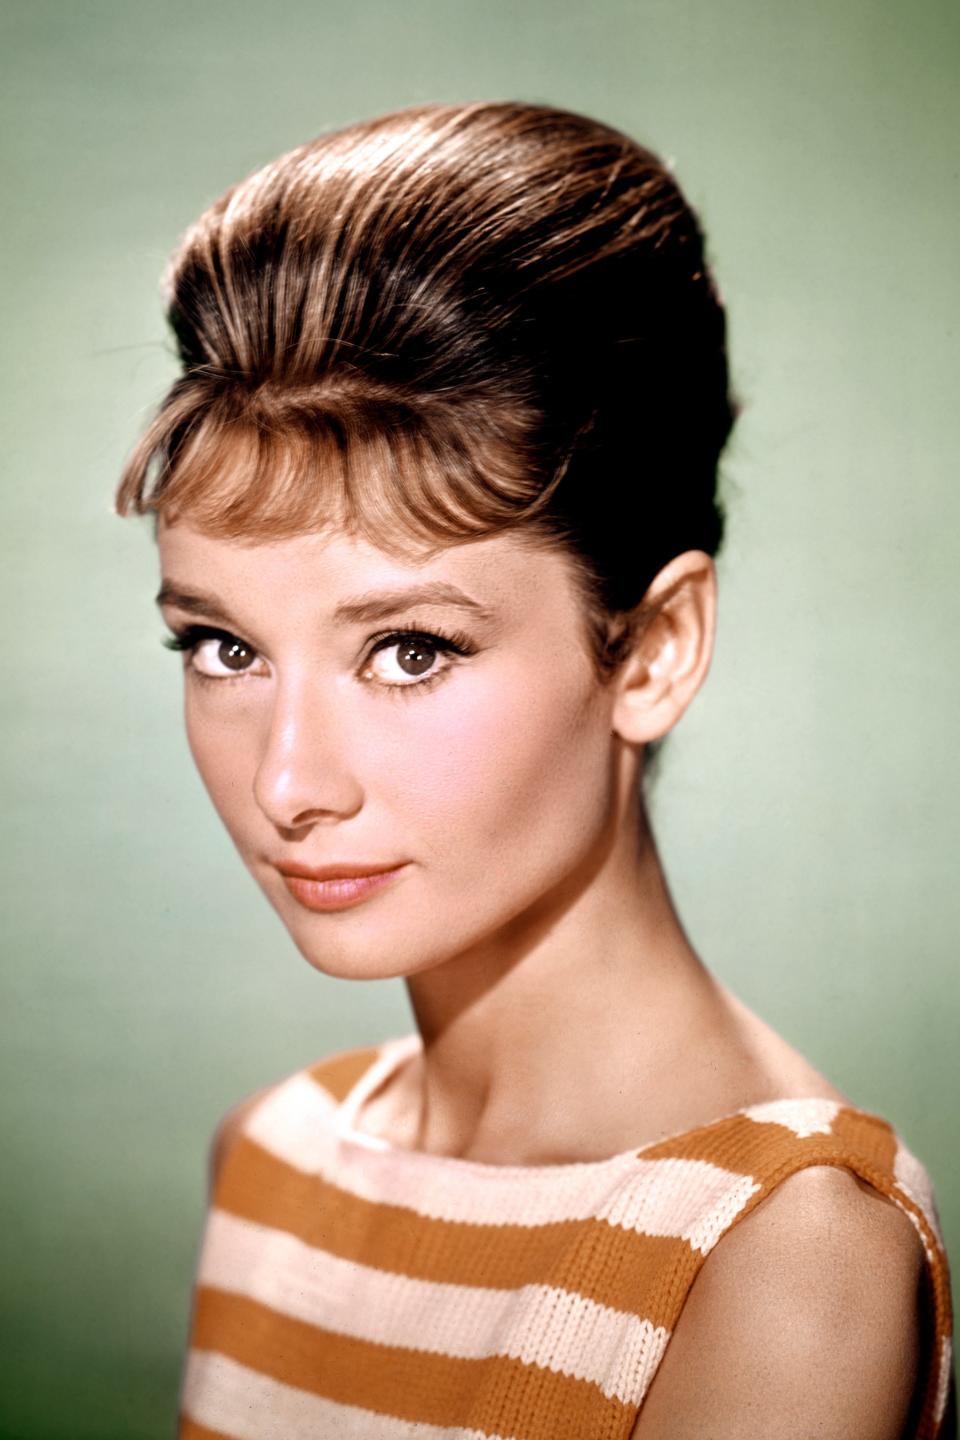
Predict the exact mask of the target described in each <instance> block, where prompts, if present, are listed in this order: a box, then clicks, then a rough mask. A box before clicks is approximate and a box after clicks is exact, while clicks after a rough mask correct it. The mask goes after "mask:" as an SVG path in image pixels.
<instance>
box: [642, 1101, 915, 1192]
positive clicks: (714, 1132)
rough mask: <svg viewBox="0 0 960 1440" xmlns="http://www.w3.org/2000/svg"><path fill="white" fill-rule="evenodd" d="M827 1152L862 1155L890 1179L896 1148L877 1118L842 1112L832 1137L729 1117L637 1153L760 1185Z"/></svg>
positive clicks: (891, 1134) (890, 1133)
mask: <svg viewBox="0 0 960 1440" xmlns="http://www.w3.org/2000/svg"><path fill="white" fill-rule="evenodd" d="M825 1146H826V1147H828V1149H832V1152H833V1153H835V1154H838V1155H839V1154H841V1153H846V1152H849V1151H855V1152H858V1153H860V1154H862V1155H863V1157H864V1159H867V1160H869V1161H870V1163H871V1164H873V1165H874V1166H876V1167H877V1168H878V1169H880V1170H882V1171H884V1172H885V1173H886V1174H887V1175H890V1176H891V1177H892V1174H893V1162H894V1157H895V1155H896V1149H897V1142H896V1137H895V1135H894V1132H893V1130H892V1128H891V1126H890V1125H889V1124H888V1123H887V1121H886V1120H883V1119H881V1118H880V1117H879V1116H876V1115H868V1114H866V1113H863V1112H858V1111H855V1110H849V1109H841V1110H840V1111H839V1112H838V1114H837V1116H836V1118H835V1119H834V1122H833V1128H832V1132H831V1133H830V1134H829V1135H825V1134H823V1133H822V1132H817V1133H815V1134H813V1135H804V1136H802V1137H801V1136H799V1135H797V1134H796V1133H795V1131H793V1130H791V1129H790V1128H789V1127H788V1126H786V1125H782V1124H779V1123H778V1122H777V1121H773V1120H751V1119H749V1118H748V1116H746V1115H730V1116H727V1117H726V1118H725V1119H723V1120H715V1121H713V1123H712V1124H710V1125H704V1126H701V1128H700V1129H699V1130H691V1131H689V1133H687V1134H686V1135H678V1136H675V1137H673V1138H671V1139H668V1140H662V1141H660V1142H659V1143H657V1144H654V1145H646V1146H644V1147H643V1149H642V1150H640V1151H639V1152H638V1153H639V1154H640V1156H641V1157H642V1158H643V1159H644V1160H669V1159H681V1160H705V1161H707V1162H708V1163H709V1164H711V1165H719V1166H720V1167H721V1168H722V1169H724V1170H733V1171H736V1172H737V1173H738V1174H740V1175H753V1176H755V1177H756V1178H757V1179H758V1180H759V1179H761V1178H762V1177H763V1176H765V1175H769V1174H770V1173H771V1172H772V1171H774V1170H776V1169H777V1168H778V1167H779V1166H780V1165H781V1164H783V1163H784V1162H785V1161H787V1160H788V1159H793V1158H797V1159H799V1160H800V1162H801V1164H806V1165H809V1164H812V1163H821V1162H814V1161H813V1160H812V1158H805V1157H808V1156H809V1157H812V1156H814V1155H820V1154H821V1153H822V1152H823V1150H824V1147H825Z"/></svg>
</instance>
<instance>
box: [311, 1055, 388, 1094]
mask: <svg viewBox="0 0 960 1440" xmlns="http://www.w3.org/2000/svg"><path fill="white" fill-rule="evenodd" d="M378 1055H379V1051H378V1049H377V1047H376V1046H375V1045H365V1046H364V1047H363V1049H362V1050H344V1051H342V1052H341V1053H340V1054H339V1055H330V1056H328V1057H327V1059H325V1060H320V1061H318V1063H317V1064H316V1065H311V1066H309V1067H308V1068H307V1074H308V1075H309V1076H310V1077H311V1078H312V1079H313V1080H315V1081H316V1083H317V1084H318V1085H322V1086H323V1088H324V1090H326V1091H327V1092H328V1093H329V1094H330V1095H332V1096H333V1098H334V1100H338V1101H341V1102H342V1101H344V1100H345V1099H346V1098H347V1096H348V1095H349V1093H350V1091H351V1090H352V1089H353V1087H354V1085H356V1083H357V1081H358V1080H359V1079H360V1077H361V1075H363V1073H364V1072H365V1071H366V1070H369V1068H370V1066H371V1065H372V1064H373V1062H374V1061H375V1060H376V1059H377V1057H378Z"/></svg>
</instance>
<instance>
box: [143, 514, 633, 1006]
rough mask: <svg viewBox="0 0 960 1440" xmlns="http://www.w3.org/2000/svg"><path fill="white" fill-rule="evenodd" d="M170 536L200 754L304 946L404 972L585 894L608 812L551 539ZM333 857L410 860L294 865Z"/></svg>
mask: <svg viewBox="0 0 960 1440" xmlns="http://www.w3.org/2000/svg"><path fill="white" fill-rule="evenodd" d="M159 544H160V555H161V563H162V572H163V589H162V592H161V603H162V607H163V613H164V617H165V619H166V620H167V622H168V624H169V625H170V627H171V629H172V630H173V631H174V632H175V633H176V634H177V635H178V636H180V637H181V639H182V642H183V644H184V645H185V647H186V648H185V651H184V664H185V687H186V701H185V704H186V723H187V732H188V736H189V741H190V747H191V750H192V753H193V756H194V759H195V760H196V763H197V766H198V768H199V770H200V774H201V776H202V777H203V780H204V783H205V785H206V787H207V790H208V791H209V793H210V797H211V799H212V800H213V803H214V805H215V806H216V808H217V811H218V813H219V814H220V816H221V818H222V820H223V822H224V824H225V825H226V827H227V830H228V831H229V833H230V835H231V837H232V839H233V840H234V843H235V844H236V846H237V849H238V850H239V851H240V854H241V856H242V857H243V859H244V861H245V862H246V864H247V866H248V867H249V869H250V871H251V872H252V874H253V875H254V876H255V878H256V879H257V881H258V882H259V884H260V885H261V886H262V888H263V890H264V892H265V893H266V895H267V897H268V899H269V900H270V902H271V904H272V905H274V906H275V908H276V909H277V911H278V912H279V914H280V916H281V918H282V920H283V922H284V924H285V925H286V927H287V929H288V930H289V931H290V934H291V935H292V937H293V939H294V941H295V942H296V944H297V946H298V948H299V949H300V950H301V952H302V953H303V954H304V955H305V957H306V958H307V959H308V960H309V961H310V962H311V964H313V965H315V966H316V967H317V968H318V969H320V970H323V971H325V972H327V973H328V974H332V975H338V976H350V977H362V978H382V977H386V976H396V975H409V974H413V973H415V972H418V971H422V970H426V969H428V968H430V967H432V966H434V965H437V964H439V963H441V962H442V961H444V960H447V959H449V958H451V957H452V956H454V955H461V954H463V953H464V952H466V951H469V950H470V949H471V948H473V947H476V946H478V945H481V944H484V945H485V944H489V943H491V942H492V943H493V944H494V946H496V944H497V941H498V938H505V937H506V936H507V934H508V933H510V934H516V933H517V931H516V928H515V924H516V922H517V921H518V920H519V919H520V918H521V917H524V916H525V915H527V912H533V913H536V912H535V910H534V907H538V906H541V907H543V906H546V907H547V909H548V910H549V909H550V907H552V906H553V905H554V904H556V903H560V904H562V903H563V897H564V895H565V893H567V892H569V893H570V894H571V895H572V894H573V893H574V890H575V888H576V886H577V884H578V883H582V881H578V879H577V876H578V875H579V876H580V877H582V875H583V873H584V867H589V866H590V863H591V860H592V858H593V857H594V856H595V855H597V854H599V853H601V852H602V851H604V850H605V847H606V845H607V843H608V842H609V839H610V834H611V827H614V826H616V825H617V824H618V823H619V819H620V817H619V815H618V814H617V795H616V793H615V791H616V781H615V770H616V766H615V765H614V764H613V761H612V756H613V747H614V744H615V741H616V737H615V735H614V734H613V733H612V730H611V718H610V717H611V708H612V699H611V695H610V692H609V689H608V688H607V689H605V688H604V687H602V686H601V685H600V684H599V682H598V681H597V679H596V676H595V674H594V672H593V669H592V667H591V663H590V659H589V656H588V654H587V651H586V649H585V642H584V640H583V637H582V627H581V622H580V615H579V611H578V606H577V600H576V596H575V592H574V590H573V586H572V583H571V580H570V576H569V571H568V568H567V562H566V561H565V559H564V558H563V557H562V556H560V555H557V554H547V553H544V552H543V551H537V550H534V549H532V548H531V547H530V546H529V545H527V546H524V544H523V542H522V540H521V539H520V538H518V537H517V536H510V535H508V536H498V537H496V538H494V539H487V540H483V541H478V542H473V543H469V544H462V545H457V546H453V547H451V548H449V549H447V550H445V551H443V552H442V553H441V554H439V555H435V556H434V557H433V558H431V559H429V560H427V561H425V562H422V563H409V562H406V561H399V560H397V559H394V558H391V557H390V556H389V555H388V554H387V553H385V552H383V551H381V550H378V549H376V548H374V547H373V546H372V545H370V544H369V543H367V542H366V541H364V540H362V539H358V538H354V537H352V536H349V535H347V534H346V533H343V532H332V533H325V534H305V535H302V536H297V537H295V538H294V539H289V540H282V541H277V542H270V543H249V542H243V543H239V542H235V541H229V540H223V539H215V538H212V537H210V536H208V535H204V534H202V533H200V532H198V531H196V530H193V529H191V528H190V526H189V525H188V524H186V523H184V522H179V523H177V524H174V525H168V524H165V523H162V524H161V526H160V533H159ZM414 592H418V593H414ZM418 596H419V598H418ZM338 865H339V866H344V867H348V866H363V867H378V868H381V869H383V868H387V867H399V868H397V873H396V874H395V875H394V876H393V877H392V878H390V879H388V881H387V883H380V884H379V885H378V886H377V887H376V888H373V887H372V886H371V885H370V882H368V889H367V890H366V891H365V892H361V891H358V890H357V887H356V886H354V888H353V890H350V889H349V887H344V886H341V887H339V889H338V888H337V887H336V886H331V885H330V884H329V883H328V884H323V883H321V881H319V880H316V879H313V880H312V879H310V878H309V876H305V875H303V874H301V875H300V876H299V877H298V876H296V875H294V874H292V873H291V871H293V870H300V871H304V870H306V871H310V870H315V869H317V868H319V867H329V866H338ZM361 894H362V897H363V898H360V895H361ZM345 895H346V898H347V900H349V901H350V902H351V903H348V904H345V903H344V896H345ZM331 906H336V907H338V908H330V907H331ZM508 926H510V927H511V930H510V932H508V931H507V930H506V929H505V927H508Z"/></svg>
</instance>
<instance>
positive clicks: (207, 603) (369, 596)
mask: <svg viewBox="0 0 960 1440" xmlns="http://www.w3.org/2000/svg"><path fill="white" fill-rule="evenodd" d="M157 604H158V605H172V606H175V607H176V609H178V610H184V611H186V613H187V614H188V615H206V616H207V617H208V618H209V619H211V620H217V621H220V622H221V623H223V624H227V625H230V624H233V621H232V620H231V618H230V616H229V614H228V613H227V611H226V610H224V609H223V607H222V606H221V605H220V604H219V602H218V601H217V600H215V599H214V598H213V597H212V596H210V595H203V594H200V593H198V592H196V591H192V590H183V589H181V588H180V586H179V585H177V584H175V583H174V582H172V581H171V582H164V584H163V585H162V586H161V587H160V590H159V592H158V594H157ZM408 605H447V606H453V607H455V608H456V609H459V610H467V611H469V612H470V613H471V614H472V615H475V616H476V618H477V619H478V620H492V619H493V618H494V617H493V611H492V610H489V609H488V608H487V606H486V605H481V604H480V602H479V601H478V600H474V599H472V597H471V596H469V595H467V594H466V593H465V592H464V591H463V590H461V589H459V588H458V586H456V585H451V584H450V583H449V582H448V581H446V580H430V581H427V582H426V583H425V584H423V585H412V586H409V587H408V588H406V589H397V590H369V591H367V592H366V593H365V594H363V595H355V596H352V597H351V598H350V599H349V600H343V601H341V603H340V604H339V605H338V606H337V608H336V609H335V610H334V612H333V620H334V623H335V624H338V625H349V624H354V625H355V624H360V623H362V622H365V621H367V622H369V621H373V620H385V619H386V618H387V617H388V616H389V615H395V614H396V613H397V611H398V610H403V609H404V608H405V607H406V606H408Z"/></svg>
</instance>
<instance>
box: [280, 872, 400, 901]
mask: <svg viewBox="0 0 960 1440" xmlns="http://www.w3.org/2000/svg"><path fill="white" fill-rule="evenodd" d="M406 864H407V862H406V861H401V862H400V863H399V864H397V865H390V864H387V865H363V864H349V863H347V862H346V861H344V862H342V863H339V862H338V863H336V864H331V865H317V866H313V865H301V864H299V863H296V862H293V861H290V862H287V861H280V862H279V864H277V866H276V867H275V868H276V869H277V870H278V871H279V872H280V875H281V876H282V878H283V883H284V885H285V886H286V887H287V890H288V892H289V893H290V894H291V895H292V896H293V898H294V899H295V900H296V901H298V903H299V904H301V905H302V906H304V908H305V909H307V910H315V911H324V910H345V909H347V908H348V907H350V906H352V905H359V904H360V903H361V902H362V901H363V900H367V899H369V898H370V896H372V895H375V894H377V893H378V892H379V891H380V890H383V889H384V888H385V887H386V886H387V885H390V884H392V883H393V881H394V880H395V879H396V878H397V876H399V875H400V873H401V872H402V871H403V870H404V869H405V868H406Z"/></svg>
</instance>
